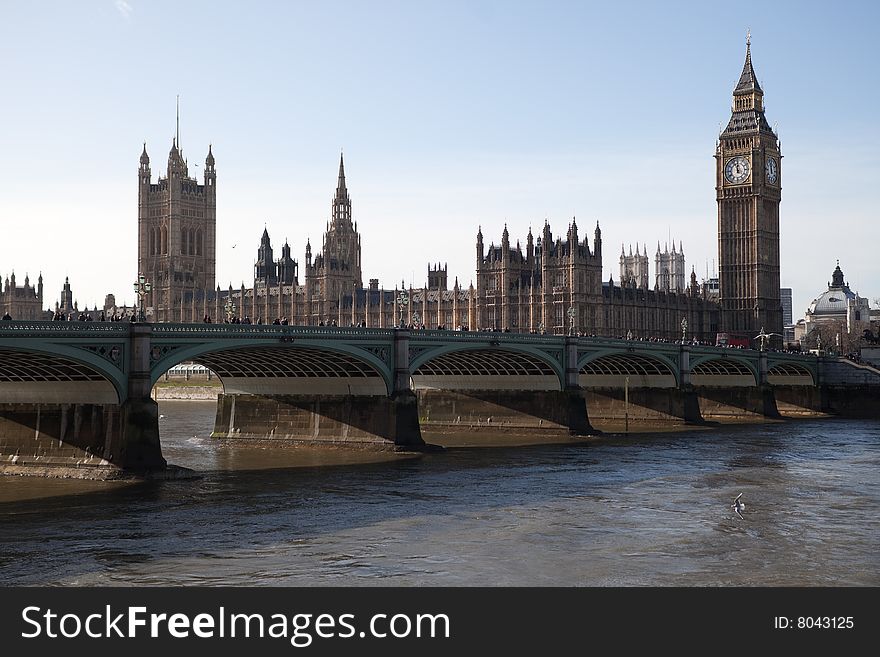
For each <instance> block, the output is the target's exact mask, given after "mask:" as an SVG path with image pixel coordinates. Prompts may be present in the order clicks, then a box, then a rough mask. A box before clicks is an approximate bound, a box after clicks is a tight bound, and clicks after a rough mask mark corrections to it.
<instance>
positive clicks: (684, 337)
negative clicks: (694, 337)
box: [681, 317, 688, 344]
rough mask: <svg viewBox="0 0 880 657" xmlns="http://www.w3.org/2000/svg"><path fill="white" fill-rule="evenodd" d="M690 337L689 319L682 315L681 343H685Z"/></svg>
mask: <svg viewBox="0 0 880 657" xmlns="http://www.w3.org/2000/svg"><path fill="white" fill-rule="evenodd" d="M687 337H688V320H687V317H682V319H681V343H682V344H684V343H685V342H687Z"/></svg>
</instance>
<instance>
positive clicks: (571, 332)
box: [566, 306, 577, 335]
mask: <svg viewBox="0 0 880 657" xmlns="http://www.w3.org/2000/svg"><path fill="white" fill-rule="evenodd" d="M566 314H567V315H568V334H569V335H574V318H575V317H577V310H575V307H574V306H571V307H570V308H569V309H568V310H567V311H566Z"/></svg>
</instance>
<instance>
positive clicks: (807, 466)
mask: <svg viewBox="0 0 880 657" xmlns="http://www.w3.org/2000/svg"><path fill="white" fill-rule="evenodd" d="M160 412H161V413H162V414H163V415H164V416H165V417H164V418H162V420H161V431H162V442H163V451H164V454H165V457H166V458H167V459H168V461H169V462H170V463H174V464H176V465H180V466H185V467H188V468H192V469H194V470H196V471H198V472H199V473H201V475H202V476H201V477H200V478H198V479H195V480H183V481H166V482H147V483H143V482H138V483H131V482H129V483H119V482H116V483H107V482H88V481H72V480H57V479H55V480H49V479H32V478H22V477H0V584H2V585H44V584H49V585H62V586H82V585H189V584H201V585H294V586H302V585H308V586H320V585H358V586H364V585H405V586H421V585H429V586H435V585H436V586H441V585H451V586H459V585H479V586H490V585H527V586H531V585H550V586H557V585H558V586H569V585H576V586H606V585H614V586H641V585H658V586H668V585H673V586H751V585H758V586H765V585H767V586H770V585H772V586H784V585H794V586H844V585H847V586H848V585H860V586H861V585H869V586H877V585H880V551H878V546H880V514H878V511H880V422H877V421H872V420H838V419H821V420H803V421H791V422H784V423H773V424H760V425H758V424H751V425H744V426H723V427H718V428H714V429H711V430H707V431H688V432H666V433H657V434H640V435H635V436H633V435H631V436H628V437H626V436H604V437H600V438H597V439H591V440H588V441H582V442H578V443H568V444H539V445H534V446H494V447H454V448H450V449H447V450H445V451H444V452H440V453H428V454H424V455H419V456H415V457H412V456H409V457H404V456H400V455H394V454H389V453H372V452H346V451H341V450H326V449H325V450H321V449H313V448H290V449H281V450H278V449H276V450H268V449H256V448H241V447H229V446H227V445H225V444H223V443H222V442H220V441H217V440H212V439H211V438H209V437H208V435H209V433H210V431H211V428H212V424H213V415H214V403H213V402H197V401H177V402H175V401H162V402H160ZM472 442H476V441H472ZM739 493H743V498H742V499H743V501H744V502H745V504H746V508H745V511H744V512H743V518H742V519H740V518H738V517H737V515H736V513H735V512H734V511H733V509H731V507H730V504H731V502H732V501H733V498H734V497H735V496H736V495H737V494H739Z"/></svg>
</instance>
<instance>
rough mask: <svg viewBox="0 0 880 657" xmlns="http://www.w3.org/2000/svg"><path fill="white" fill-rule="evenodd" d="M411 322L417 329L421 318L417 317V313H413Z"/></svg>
mask: <svg viewBox="0 0 880 657" xmlns="http://www.w3.org/2000/svg"><path fill="white" fill-rule="evenodd" d="M412 322H413V326H415V327H416V328H418V327H419V326H421V324H422V316H421V315H419V314H418V313H413V316H412Z"/></svg>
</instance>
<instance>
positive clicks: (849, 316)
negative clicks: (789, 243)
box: [796, 262, 871, 348]
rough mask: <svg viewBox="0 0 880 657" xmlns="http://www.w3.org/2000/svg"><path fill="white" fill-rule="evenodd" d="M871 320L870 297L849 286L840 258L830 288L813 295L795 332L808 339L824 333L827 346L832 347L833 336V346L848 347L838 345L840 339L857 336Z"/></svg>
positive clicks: (822, 336) (810, 339) (822, 335)
mask: <svg viewBox="0 0 880 657" xmlns="http://www.w3.org/2000/svg"><path fill="white" fill-rule="evenodd" d="M870 322H871V309H870V307H869V306H868V300H867V299H865V298H863V297H860V296H859V295H858V294H857V293H855V292H853V291H852V290H851V289H850V287H849V284H847V282H846V280H845V278H844V275H843V271H842V270H841V269H840V263H839V262H838V264H837V267H835V268H834V272H833V273H832V275H831V282H830V283H828V289H827V290H826V291H825V292H822V294H820V295H819V296H818V297H816V298H815V299H813V302H812V303H811V304H810V307H809V308H807V312H806V314H805V315H804V319H803V325H802V327H800V326H799V325H800V322H799V323H798V325H796V333H798V334H801V333H802V335H803V338H806V339H807V340H808V341H812V340H813V337H812V336H816V339H819V337H818V336H820V335H821V340H822V341H823V344H824V345H825V346H827V347H831V346H832V344H831V340H834V341H835V342H834V346H838V347H843V348H846V346H847V345H837V342H839V341H841V340H845V339H846V336H858V335H859V333H861V331H863V330H864V329H865V328H868V327H869V326H870Z"/></svg>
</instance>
